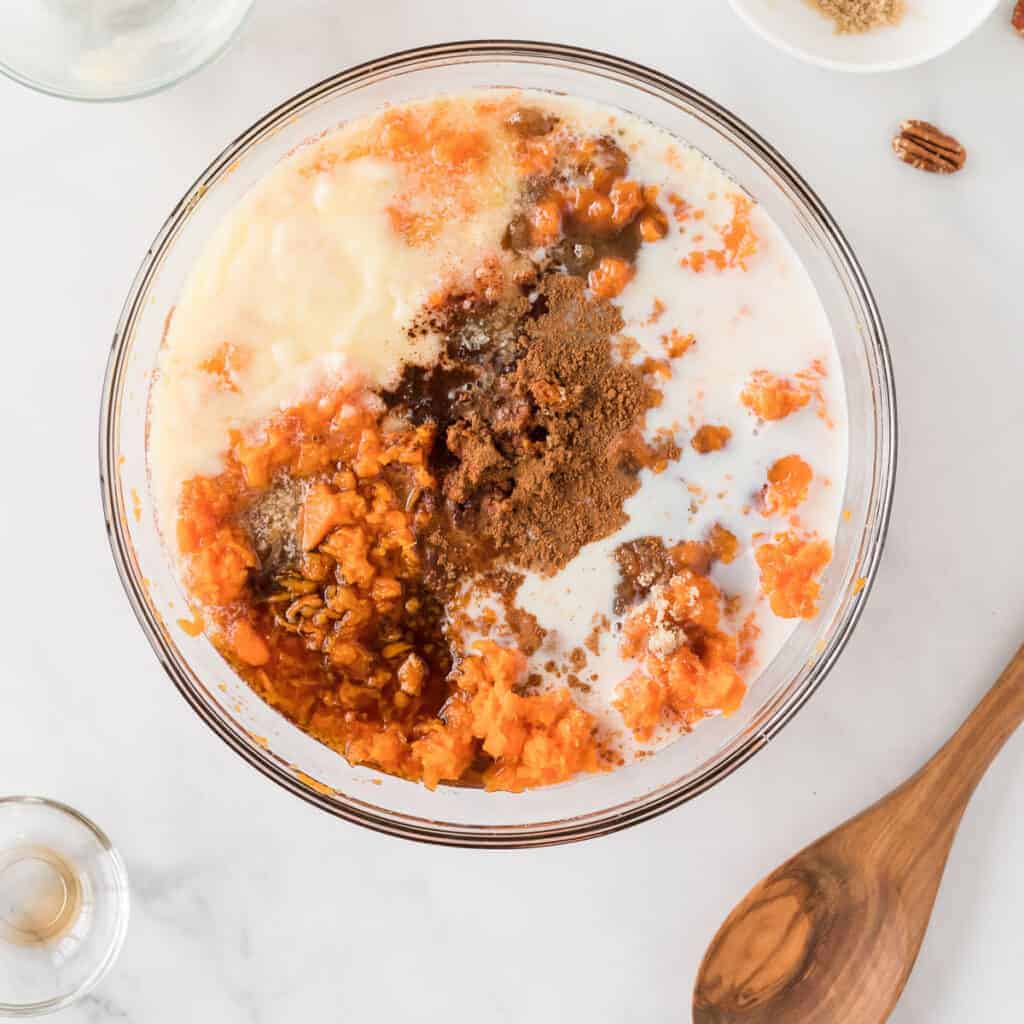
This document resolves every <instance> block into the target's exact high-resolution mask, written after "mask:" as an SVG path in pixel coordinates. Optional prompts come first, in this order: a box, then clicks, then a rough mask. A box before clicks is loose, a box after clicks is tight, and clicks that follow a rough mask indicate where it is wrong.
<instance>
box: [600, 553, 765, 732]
mask: <svg viewBox="0 0 1024 1024" xmlns="http://www.w3.org/2000/svg"><path fill="white" fill-rule="evenodd" d="M720 618H721V594H720V593H719V591H718V588H717V587H716V586H715V584H714V583H713V582H712V581H711V580H710V579H708V577H706V576H702V575H699V574H697V573H694V572H692V571H690V570H686V569H684V570H683V571H682V572H680V574H679V575H677V576H674V577H673V578H672V579H671V580H669V582H668V583H667V584H665V585H664V586H662V587H659V588H658V589H656V590H655V591H654V593H653V594H652V596H651V598H650V600H648V601H647V602H646V603H645V604H643V605H641V606H640V607H639V608H638V609H636V610H635V611H634V612H632V613H631V614H630V615H629V616H628V617H627V619H626V621H625V622H624V623H623V643H622V648H621V651H622V655H623V656H624V657H627V658H633V659H637V660H639V661H640V662H641V665H642V668H641V669H638V670H637V671H635V672H633V673H632V674H631V675H630V676H629V677H628V678H627V679H625V680H624V681H623V682H622V683H621V684H620V685H619V687H618V689H617V690H616V696H615V699H614V701H613V704H614V705H615V707H616V708H617V709H618V711H619V713H620V714H621V715H622V719H623V721H624V722H625V723H626V725H627V726H628V727H629V729H630V730H631V731H632V732H633V735H634V736H635V737H636V738H637V739H638V740H639V741H640V742H647V741H648V740H650V739H651V738H652V737H653V735H654V732H655V730H656V729H657V728H658V727H659V726H661V725H666V724H671V723H677V724H682V725H683V726H684V727H688V726H690V725H691V724H693V723H694V722H696V721H699V720H700V719H701V718H703V717H705V716H706V715H708V714H712V713H718V712H720V713H722V714H731V713H732V712H733V711H735V710H736V709H737V708H738V707H739V706H740V703H741V702H742V700H743V696H744V694H745V693H746V685H745V684H744V682H743V679H742V677H741V676H740V673H739V671H738V668H737V665H738V661H739V654H740V652H739V645H738V643H737V640H736V638H735V637H734V636H732V635H731V634H729V633H726V632H724V631H723V630H721V629H719V621H720Z"/></svg>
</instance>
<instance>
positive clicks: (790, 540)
mask: <svg viewBox="0 0 1024 1024" xmlns="http://www.w3.org/2000/svg"><path fill="white" fill-rule="evenodd" d="M754 557H755V558H756V559H757V564H758V567H759V568H760V570H761V590H762V591H763V592H764V594H765V595H766V596H767V597H768V601H769V604H770V605H771V609H772V611H773V612H774V613H775V614H776V615H778V616H779V617H780V618H783V619H812V618H814V616H815V615H817V613H818V596H819V594H820V593H821V585H820V583H819V582H818V577H819V576H820V575H821V573H822V572H823V571H824V569H825V567H826V566H827V565H828V563H829V562H830V561H831V560H832V546H831V545H830V544H829V543H828V541H825V540H821V539H820V538H819V537H816V536H807V537H802V536H799V535H798V534H796V533H793V532H792V531H787V532H785V533H777V534H776V535H775V538H774V540H773V541H770V542H768V543H765V544H762V545H760V546H759V547H758V549H757V551H756V552H755V553H754Z"/></svg>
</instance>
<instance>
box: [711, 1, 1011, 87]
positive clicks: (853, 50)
mask: <svg viewBox="0 0 1024 1024" xmlns="http://www.w3.org/2000/svg"><path fill="white" fill-rule="evenodd" d="M730 3H731V4H732V7H733V10H734V11H736V13H737V14H738V15H739V16H740V18H742V19H743V21H744V22H745V23H746V24H747V25H748V26H749V27H750V28H752V29H753V30H754V31H755V32H757V33H758V34H759V35H761V36H763V37H764V38H765V39H767V40H768V41H769V42H770V43H773V44H774V45H775V46H777V47H778V48H779V49H780V50H785V51H786V52H787V53H790V54H792V55H793V56H794V57H799V58H800V59H801V60H806V61H809V62H810V63H811V64H818V65H820V66H821V67H825V68H832V69H833V70H835V71H860V72H871V71H898V70H899V69H900V68H909V67H913V66H914V65H915V64H923V63H924V62H925V61H926V60H931V59H932V58H933V57H938V56H939V55H940V54H943V53H945V52H946V51H947V50H950V49H952V48H953V47H954V46H956V44H957V43H959V42H961V41H962V40H964V39H966V38H967V37H968V36H969V35H970V34H971V33H972V32H973V31H974V30H975V29H976V28H977V27H978V26H979V25H980V24H981V23H982V22H983V21H984V20H985V19H986V18H987V17H988V16H989V15H990V14H991V13H992V12H993V11H994V10H995V9H996V7H997V6H998V4H999V0H906V6H907V10H906V14H905V15H904V17H903V19H902V21H901V22H900V23H899V24H898V25H896V26H893V27H891V28H881V29H877V30H876V31H874V32H866V33H862V34H859V35H850V34H842V35H841V34H839V33H838V32H836V31H835V27H834V24H833V22H832V21H831V20H830V19H829V18H826V17H825V16H824V15H822V14H821V13H819V12H818V11H817V10H815V9H814V8H813V7H812V6H811V5H810V4H809V3H808V2H807V0H730Z"/></svg>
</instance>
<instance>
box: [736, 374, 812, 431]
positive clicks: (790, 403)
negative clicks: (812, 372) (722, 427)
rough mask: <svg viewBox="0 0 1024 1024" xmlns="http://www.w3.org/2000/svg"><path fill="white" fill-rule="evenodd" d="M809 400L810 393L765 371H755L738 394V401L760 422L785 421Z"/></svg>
mask: <svg viewBox="0 0 1024 1024" xmlns="http://www.w3.org/2000/svg"><path fill="white" fill-rule="evenodd" d="M810 400H811V393H810V392H809V391H807V390H806V389H805V388H802V387H800V386H798V385H795V384H793V382H792V381H790V380H787V379H786V378H785V377H776V376H775V375H774V374H771V373H768V371H767V370H755V371H754V374H753V375H752V376H751V378H750V383H749V384H748V385H747V386H746V387H745V388H744V389H743V391H742V393H741V394H740V401H741V402H742V403H743V404H744V405H745V406H746V407H747V408H748V409H749V410H750V411H751V412H752V413H753V414H754V415H755V416H757V417H758V418H759V419H762V420H781V419H785V417H787V416H788V415H789V414H790V413H792V412H796V410H797V409H802V408H803V407H804V406H805V405H806V404H807V403H808V402H809V401H810Z"/></svg>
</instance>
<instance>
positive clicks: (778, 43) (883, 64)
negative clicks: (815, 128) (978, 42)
mask: <svg viewBox="0 0 1024 1024" xmlns="http://www.w3.org/2000/svg"><path fill="white" fill-rule="evenodd" d="M999 4H1000V0H988V7H984V8H982V9H981V12H980V13H977V14H975V15H974V16H973V17H972V18H971V20H970V21H969V22H968V23H967V24H966V26H965V28H964V29H963V31H962V32H961V33H960V34H959V35H954V36H952V37H951V38H950V39H949V41H947V42H945V43H940V44H939V45H937V46H932V47H929V48H928V49H925V50H921V51H919V52H918V53H916V54H914V55H913V56H911V57H903V58H901V59H899V60H877V61H852V60H834V59H832V58H831V57H823V56H821V55H820V54H818V53H815V52H814V51H812V50H808V49H806V48H805V47H802V46H797V45H796V43H791V42H789V40H788V39H786V38H785V36H783V35H780V34H779V33H778V32H774V31H772V29H770V28H768V27H767V26H766V25H765V24H763V23H762V22H761V21H760V19H758V18H757V16H756V15H755V14H754V13H753V12H752V11H751V10H750V8H749V7H748V5H747V3H746V0H729V6H730V7H732V9H733V12H734V13H735V14H736V16H737V17H738V18H739V19H740V21H742V22H743V24H744V25H746V27H747V28H748V29H750V30H751V31H752V32H753V33H755V35H759V36H760V37H761V38H762V39H764V40H765V41H766V42H769V43H771V44H772V46H774V47H775V48H776V49H778V50H781V51H782V52H783V53H787V54H789V56H790V57H795V58H796V59H797V60H802V61H804V62H805V63H807V64H813V65H814V66H815V67H819V68H826V69H827V70H829V71H842V72H844V73H848V74H854V75H874V74H884V73H885V72H888V71H905V70H906V69H908V68H916V67H917V66H918V65H920V64H927V63H928V61H930V60H935V59H936V57H941V56H942V55H943V54H944V53H949V51H950V50H952V49H953V48H954V47H956V46H959V45H960V44H961V43H962V42H963V41H964V40H965V39H967V38H968V37H969V36H972V35H974V33H975V32H976V31H977V30H978V29H979V28H981V26H982V25H983V24H984V23H985V22H986V21H988V19H989V18H990V17H992V13H993V12H994V11H995V9H996V8H997V7H998V6H999Z"/></svg>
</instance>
